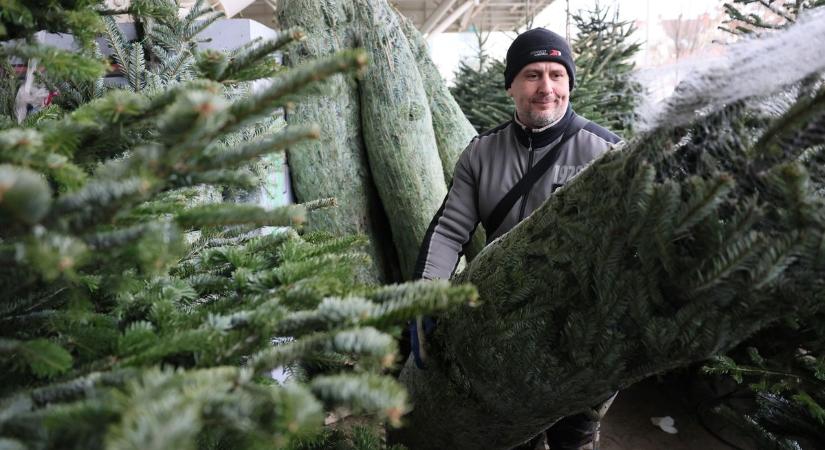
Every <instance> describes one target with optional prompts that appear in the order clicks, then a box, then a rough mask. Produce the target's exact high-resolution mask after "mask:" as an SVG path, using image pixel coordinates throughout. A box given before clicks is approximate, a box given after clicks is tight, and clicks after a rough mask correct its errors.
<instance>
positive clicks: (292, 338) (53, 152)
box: [0, 0, 475, 449]
mask: <svg viewBox="0 0 825 450" xmlns="http://www.w3.org/2000/svg"><path fill="white" fill-rule="evenodd" d="M41 3H42V4H41ZM3 5H4V6H3V9H2V13H0V31H2V33H3V39H6V40H9V41H8V42H7V45H4V46H3V47H0V52H2V54H1V55H0V56H2V59H3V60H4V61H6V62H7V63H6V65H4V66H3V73H2V76H3V77H4V80H5V81H4V84H3V85H2V89H3V92H2V95H3V98H4V99H5V98H8V97H9V96H13V94H12V93H11V92H9V91H8V90H9V89H15V88H16V87H17V85H18V84H19V83H18V82H17V80H16V79H15V74H14V73H13V72H12V71H11V70H9V67H10V66H9V64H8V61H10V58H26V59H28V58H35V57H36V58H37V59H38V61H39V63H40V64H41V65H42V67H43V68H44V78H43V82H44V83H47V84H48V85H50V86H53V87H58V88H59V89H61V91H60V92H61V96H62V98H61V100H60V102H59V104H56V105H52V106H50V107H47V108H45V109H43V110H41V111H39V112H36V113H34V114H32V115H30V116H28V117H27V118H26V119H25V121H24V122H23V123H22V124H20V125H17V123H16V120H13V119H12V118H11V116H10V115H11V111H10V110H9V108H8V102H4V103H3V108H4V109H3V110H2V111H0V323H2V332H0V366H2V371H0V373H2V375H0V378H1V379H2V387H1V388H0V446H2V447H4V448H29V449H50V448H61V449H63V448H84V449H94V448H126V447H128V448H183V449H186V448H296V449H298V448H308V445H309V443H310V442H325V441H324V439H326V438H325V436H331V434H330V432H329V431H324V428H323V424H324V420H325V418H328V417H330V416H332V415H333V413H334V415H335V416H338V417H342V416H347V415H349V414H359V415H364V416H365V417H367V418H368V420H371V421H385V420H386V421H389V422H390V423H396V424H397V423H398V422H399V419H400V416H401V415H402V414H403V413H404V412H405V411H406V410H407V409H408V408H409V405H408V403H407V401H406V393H405V391H404V389H403V387H402V386H401V385H400V384H399V383H398V382H397V381H395V380H394V379H393V378H392V377H390V376H388V375H386V372H387V369H388V368H390V367H391V366H393V365H394V364H395V363H396V361H395V358H396V353H397V346H396V342H395V339H394V338H393V334H395V333H397V331H398V329H399V324H402V323H404V321H405V320H407V319H409V318H411V317H414V316H415V315H418V314H422V313H432V312H437V311H445V310H446V309H448V308H450V307H451V306H453V305H456V304H459V303H464V302H467V301H469V300H472V299H473V298H474V297H475V294H474V290H473V289H471V288H469V287H466V286H450V285H448V284H447V283H414V284H406V285H392V286H384V287H381V286H375V285H370V284H363V283H357V282H354V281H353V279H354V274H355V273H357V272H358V271H359V270H362V268H363V267H365V266H367V265H368V264H369V261H368V257H367V256H366V255H365V253H363V251H362V250H361V249H362V246H363V244H364V239H363V238H362V237H359V236H344V237H338V236H331V235H328V234H321V233H313V234H307V235H302V234H301V224H302V223H303V221H304V217H305V216H306V212H307V211H311V210H314V209H317V208H323V207H329V206H331V205H332V204H333V203H334V201H333V200H332V199H327V200H323V199H322V200H318V201H315V202H309V203H305V204H302V205H288V206H284V207H279V208H274V209H267V208H263V207H260V206H257V205H255V204H242V203H236V202H232V201H225V200H224V192H225V191H226V188H228V187H234V188H237V189H241V190H243V189H250V188H254V187H256V186H257V185H258V184H259V183H260V180H259V178H258V177H256V176H255V174H254V172H253V171H252V170H251V169H250V167H251V165H254V164H255V162H256V161H258V160H259V158H260V157H261V156H262V155H266V154H270V153H272V152H278V151H282V150H283V149H284V148H285V147H287V146H290V145H293V144H294V143H296V142H300V141H302V140H307V139H314V138H318V136H319V135H320V134H321V133H322V132H323V131H322V130H320V129H319V128H318V127H317V126H314V125H298V124H296V125H290V126H286V127H284V126H283V121H280V120H277V119H273V117H275V118H277V117H278V116H279V111H280V109H281V108H283V107H288V106H290V105H292V104H294V103H295V102H299V101H301V100H302V99H304V98H306V96H307V95H310V94H311V93H312V92H313V91H312V83H314V82H315V81H316V80H318V79H322V78H325V77H328V76H330V75H333V74H339V73H345V74H351V73H353V72H355V73H357V72H359V71H361V70H363V68H364V66H365V64H366V57H365V55H364V53H362V52H360V51H344V52H339V53H336V54H333V55H329V56H327V57H326V58H322V59H317V60H313V61H309V62H307V63H306V64H304V65H302V66H299V67H296V68H294V69H290V70H285V69H284V68H282V67H280V66H279V65H278V64H277V63H276V62H275V59H274V57H273V52H275V51H281V50H283V49H288V48H289V45H290V43H291V42H292V41H295V40H300V39H302V38H303V33H302V32H301V31H299V30H297V29H295V30H286V31H283V32H281V33H279V35H278V37H276V38H275V39H273V40H271V41H265V42H253V43H252V44H250V45H248V46H245V47H242V48H240V49H238V50H236V51H234V52H231V53H223V52H216V51H205V52H201V51H197V49H196V45H195V40H196V38H197V37H196V36H197V33H198V32H199V31H200V30H202V29H203V28H204V27H205V26H207V25H208V23H210V22H211V21H213V20H215V19H217V16H216V15H215V14H214V13H211V12H209V11H208V10H206V9H205V8H203V4H202V3H199V4H198V5H196V6H195V7H194V8H193V9H192V10H191V11H190V13H189V14H188V15H186V16H184V17H182V18H178V17H177V16H176V13H177V7H176V4H173V3H169V2H164V1H161V0H149V1H143V2H133V4H132V6H131V10H130V12H131V13H132V14H133V15H134V16H135V17H136V18H138V20H141V21H142V26H143V29H144V31H145V34H143V35H142V36H141V37H140V39H139V40H138V41H134V42H127V41H126V40H125V39H124V38H123V35H122V34H120V32H119V30H118V29H117V27H116V25H115V23H114V22H113V21H112V20H109V19H108V18H106V17H104V18H103V19H102V20H101V19H99V17H98V13H101V14H103V15H104V16H105V15H107V14H109V13H114V12H106V11H101V10H99V9H98V11H97V12H95V8H100V6H99V5H98V4H97V3H94V2H62V3H61V2H52V1H49V2H45V1H44V2H17V1H15V0H12V1H11V2H4V3H3ZM7 5H10V6H8V7H7ZM144 13H145V14H144ZM42 29H46V30H49V31H52V32H69V33H72V34H74V35H75V37H76V38H77V39H78V41H79V43H80V44H81V50H80V51H79V52H78V53H76V54H70V53H68V52H62V51H59V50H55V49H52V48H49V47H46V46H43V45H41V44H38V43H37V42H36V41H35V39H34V37H33V36H34V33H35V32H36V31H39V30H42ZM97 33H102V34H104V35H105V36H106V39H107V41H108V44H109V45H110V46H111V48H112V50H113V59H114V61H113V62H114V63H115V64H116V67H117V70H118V71H119V72H120V74H121V75H122V76H123V77H124V78H125V80H126V85H125V86H110V85H107V84H106V83H104V82H102V80H101V77H102V75H103V74H104V70H105V69H106V68H107V67H108V65H109V64H108V62H107V61H105V60H103V59H101V57H100V56H99V52H97V50H96V49H95V47H94V45H93V41H92V38H94V37H95V36H97ZM349 76H351V75H349ZM261 78H271V83H270V84H269V86H268V87H267V88H265V89H263V90H261V91H260V92H258V93H256V94H251V93H249V90H248V89H247V86H248V84H249V82H251V81H253V80H257V79H261ZM276 369H277V370H281V371H284V372H286V373H289V374H291V379H292V380H293V381H291V382H289V383H286V384H281V383H278V382H276V381H274V380H273V379H272V378H271V375H270V374H271V372H272V371H273V370H276ZM329 439H333V438H332V437H330V438H329ZM375 439H376V437H375V436H373V437H369V436H367V435H365V434H364V433H363V432H361V431H357V430H355V431H354V432H352V433H349V434H347V436H346V439H344V441H347V442H349V444H347V445H349V447H342V448H362V449H366V448H374V447H375V445H376V441H375ZM319 440H320V441H319ZM339 441H340V439H339ZM342 442H343V441H342ZM359 442H360V443H363V445H361V444H359ZM379 444H380V442H379ZM342 445H343V444H342ZM371 446H372V447H371Z"/></svg>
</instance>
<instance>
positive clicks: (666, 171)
mask: <svg viewBox="0 0 825 450" xmlns="http://www.w3.org/2000/svg"><path fill="white" fill-rule="evenodd" d="M820 28H822V27H820ZM819 33H820V34H819V35H817V36H818V37H817V38H818V39H822V38H823V35H822V33H823V30H821V29H820V30H819ZM809 39H812V37H809ZM820 42H821V41H820ZM791 47H792V46H791ZM791 47H788V46H786V47H782V46H780V45H775V46H774V47H771V48H769V50H760V51H761V52H762V53H760V55H761V57H765V58H772V57H775V56H776V57H778V56H777V55H781V52H791V53H792V48H791ZM822 52H823V50H821V49H820V50H819V56H817V58H822V57H825V55H822ZM746 56H747V57H748V58H750V56H749V55H746ZM743 58H744V57H743ZM750 60H753V59H750ZM746 61H747V60H746ZM817 64H818V66H816V67H814V66H815V65H811V67H810V72H809V73H807V74H801V76H800V79H801V78H803V76H804V75H808V74H810V73H815V71H816V70H821V66H822V65H823V63H821V62H819V63H817ZM744 65H745V63H741V64H737V63H735V62H734V64H731V70H732V71H735V70H741V67H743V66H744ZM739 74H740V75H742V76H747V77H751V76H753V77H756V76H759V75H758V74H747V73H745V74H742V73H741V72H739ZM713 76H714V77H718V76H720V75H719V74H715V75H713ZM774 88H775V89H777V92H774V93H770V92H765V91H764V90H760V91H759V92H755V93H753V95H752V97H746V96H743V95H742V94H741V92H739V91H737V92H734V91H731V92H732V93H733V94H736V95H737V96H738V98H739V99H742V100H741V101H739V102H734V101H730V100H729V99H730V98H731V97H728V100H727V101H726V102H725V103H727V105H721V106H718V107H717V106H715V105H713V103H711V102H710V101H708V102H707V103H704V104H703V103H702V99H701V98H697V97H696V96H695V95H694V94H692V93H691V92H690V91H689V90H687V91H686V92H687V94H686V97H685V98H684V99H683V100H684V102H680V101H676V102H674V103H673V105H675V107H679V105H680V104H681V105H684V107H685V108H691V109H690V111H695V110H702V111H703V112H704V114H703V116H702V117H701V118H700V119H697V120H696V122H694V123H693V124H691V125H689V126H677V127H676V128H671V129H666V128H665V127H673V126H675V125H674V124H673V123H668V122H663V123H666V125H663V126H662V128H659V129H655V130H653V131H650V132H648V133H647V134H646V135H644V136H642V137H641V138H640V139H639V140H637V141H635V142H633V143H632V144H631V145H629V146H628V148H625V149H623V150H615V151H612V152H609V153H608V154H606V155H604V156H603V157H602V158H601V159H599V160H597V161H595V162H594V163H593V164H592V165H591V166H590V167H589V168H588V169H586V170H585V171H583V172H582V173H581V174H580V175H579V176H578V177H576V178H575V179H573V180H572V181H571V182H570V183H569V184H568V185H566V186H565V187H564V188H562V189H560V190H559V191H557V193H556V194H555V195H554V196H553V197H551V198H550V199H549V200H548V201H547V202H546V203H545V204H544V205H543V206H542V207H541V208H540V209H538V210H537V211H535V212H534V213H533V214H532V215H531V216H530V217H529V218H528V219H527V220H525V221H524V222H523V223H521V224H520V225H518V226H517V227H516V228H514V229H513V230H511V231H510V232H509V233H508V234H506V235H504V236H503V237H502V238H501V239H499V240H498V241H496V242H495V243H493V244H491V245H490V246H489V247H487V248H486V249H485V250H484V251H482V253H481V254H480V255H479V256H478V257H477V258H476V259H475V260H474V261H473V262H472V263H471V264H470V265H469V266H468V268H467V270H466V271H465V272H463V273H462V274H460V275H459V276H458V277H457V279H456V280H455V281H456V282H470V283H473V284H474V285H475V286H476V287H477V288H478V291H479V294H480V297H481V299H482V303H481V305H480V306H477V307H469V306H468V307H464V308H462V309H460V310H458V311H455V312H453V313H451V314H449V315H447V316H446V317H443V318H441V320H440V322H439V325H438V328H437V329H436V331H435V332H434V333H433V335H431V336H430V337H429V339H428V340H427V344H426V346H427V354H428V355H429V356H428V360H427V361H426V363H427V368H426V369H425V370H421V369H418V368H416V367H415V366H414V365H412V364H411V363H410V362H409V361H408V364H407V366H406V367H405V369H404V371H403V372H402V375H401V379H402V380H403V382H404V383H405V384H406V386H407V387H408V389H409V391H410V395H411V400H412V402H413V405H414V409H413V411H412V412H411V413H410V414H409V415H408V416H407V417H406V421H405V423H406V424H407V425H406V427H405V428H403V429H400V430H392V431H390V438H391V440H393V441H395V442H400V443H403V444H406V445H407V446H408V447H409V448H411V449H416V450H418V449H444V448H450V449H476V448H485V449H508V448H511V447H513V446H515V445H517V444H519V443H521V442H524V441H525V440H527V439H529V438H531V437H532V436H535V435H536V434H538V433H539V432H540V431H542V430H543V429H544V428H546V427H547V426H549V425H550V424H552V423H553V422H554V421H556V420H558V419H559V418H561V417H563V416H566V415H570V414H573V413H577V412H580V411H583V410H585V409H587V408H590V407H592V406H594V405H596V404H598V403H599V402H600V401H602V400H604V399H606V398H607V397H608V396H609V395H610V394H611V393H612V392H614V391H616V390H620V389H623V388H625V387H628V386H630V385H631V384H633V383H635V382H637V381H639V380H642V379H643V378H646V377H648V376H650V375H653V374H657V373H662V372H665V371H667V370H671V369H673V368H676V367H681V366H686V365H689V364H691V363H695V362H698V361H702V360H704V359H706V358H708V357H709V356H711V355H714V354H718V353H720V352H723V351H725V350H727V349H730V348H731V347H733V346H735V345H736V344H737V343H739V342H741V341H742V340H743V339H745V338H747V337H748V336H750V335H751V334H753V333H754V332H756V331H757V330H759V329H761V328H764V327H766V326H767V325H769V324H771V323H773V322H776V321H778V320H782V319H790V318H793V317H802V316H806V315H809V314H812V313H813V312H814V311H818V310H821V309H822V308H823V307H825V301H823V294H822V292H825V289H823V288H825V282H824V281H823V280H825V277H823V275H825V232H823V231H824V230H825V213H823V211H825V202H823V198H822V196H821V195H820V194H819V192H821V190H822V188H823V186H825V183H823V182H824V181H825V171H822V170H821V166H822V164H823V160H825V156H823V143H825V138H823V134H822V130H823V129H825V88H823V87H822V86H821V85H820V90H819V92H818V93H816V94H815V95H813V96H809V97H804V98H801V99H800V100H799V102H798V103H797V104H796V105H795V106H792V107H791V108H790V109H789V110H788V111H787V112H786V113H785V115H784V116H782V117H776V116H773V115H771V113H768V112H766V113H763V112H762V111H761V110H760V105H761V106H763V107H764V103H759V102H757V101H755V99H757V98H761V96H763V95H764V96H766V97H768V98H770V99H771V101H773V102H776V101H775V98H778V97H781V96H780V95H779V94H780V92H782V91H779V89H778V88H779V86H775V87H774ZM720 98H726V97H724V96H721V97H720ZM732 98H734V99H735V98H737V97H732ZM711 107H713V108H711ZM776 108H777V105H776V103H774V104H771V105H770V107H765V110H766V111H775V110H776ZM682 112H684V111H682ZM676 116H677V115H676V114H675V113H674V116H673V117H676ZM760 136H761V137H760Z"/></svg>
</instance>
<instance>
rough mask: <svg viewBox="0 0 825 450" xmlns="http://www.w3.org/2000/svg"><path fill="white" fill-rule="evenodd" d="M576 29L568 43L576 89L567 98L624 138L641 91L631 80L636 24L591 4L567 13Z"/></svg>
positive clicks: (633, 119) (628, 134)
mask: <svg viewBox="0 0 825 450" xmlns="http://www.w3.org/2000/svg"><path fill="white" fill-rule="evenodd" d="M572 18H573V23H574V24H575V27H576V29H577V30H578V33H577V35H576V38H575V39H574V40H573V42H572V47H573V53H574V54H575V57H576V89H575V90H574V91H573V93H572V94H571V101H572V103H573V106H574V108H575V109H576V112H577V113H578V114H581V115H582V116H584V117H587V118H588V119H590V120H592V121H594V122H596V123H598V124H600V125H602V126H604V127H606V128H607V129H609V130H610V131H613V132H614V133H616V134H618V135H620V136H622V137H623V138H625V139H629V138H630V137H631V136H632V134H633V124H634V122H636V120H637V117H636V106H637V105H638V104H639V101H640V100H641V97H642V95H643V94H644V93H643V90H642V86H641V85H640V84H639V83H638V82H637V81H635V80H634V79H633V70H634V68H635V66H634V63H633V57H634V56H635V55H636V54H637V53H638V52H639V49H640V48H641V47H640V44H638V43H635V42H633V41H632V40H633V33H634V32H635V31H636V28H635V27H634V26H633V23H632V22H629V21H622V20H619V11H618V9H617V10H616V11H615V13H613V14H612V15H611V13H610V9H609V8H605V9H601V8H599V5H598V4H596V6H595V8H594V9H593V10H591V11H583V10H582V11H579V12H578V13H577V14H574V15H573V17H572Z"/></svg>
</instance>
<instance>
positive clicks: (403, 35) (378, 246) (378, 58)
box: [278, 0, 483, 281]
mask: <svg viewBox="0 0 825 450" xmlns="http://www.w3.org/2000/svg"><path fill="white" fill-rule="evenodd" d="M278 20H279V22H280V24H281V25H282V26H284V27H294V26H298V27H301V28H303V29H305V30H307V33H308V39H306V40H305V41H304V42H302V43H300V44H299V45H298V46H297V47H296V48H295V49H294V50H293V51H290V52H289V53H288V54H287V55H286V57H285V60H286V61H287V63H288V64H292V65H295V64H299V63H301V62H304V61H306V60H307V59H311V58H316V57H319V56H322V55H326V54H329V53H331V52H335V51H338V50H340V49H345V48H351V47H363V48H364V50H365V51H366V52H367V55H368V57H369V60H370V62H371V63H370V64H369V66H368V67H367V69H366V71H365V72H364V74H363V76H361V78H360V79H358V80H355V79H353V78H348V77H345V76H335V77H332V78H330V80H328V81H327V82H326V86H325V89H324V92H323V93H322V94H321V96H320V97H318V98H317V99H314V100H313V101H307V102H303V103H301V104H299V105H297V106H296V107H295V108H294V109H293V110H292V111H291V112H289V113H288V114H287V121H288V122H289V121H295V122H314V123H318V124H320V125H321V127H322V128H323V129H324V130H327V131H328V132H327V133H325V134H324V136H323V137H322V139H321V140H319V141H316V142H305V143H302V144H300V145H296V146H293V147H290V149H289V151H288V158H289V165H290V170H291V172H292V174H293V186H294V189H295V194H296V196H297V198H298V199H299V200H301V201H308V200H313V199H317V198H324V197H335V198H336V199H338V203H339V204H340V205H341V206H342V207H341V208H338V209H335V210H325V211H319V212H317V213H313V214H311V215H310V218H311V220H310V221H309V222H310V227H314V228H313V229H322V230H325V231H328V232H332V233H360V234H365V235H366V236H368V239H369V242H370V244H369V253H370V255H372V256H373V258H374V261H375V262H376V263H377V267H376V273H375V277H376V278H377V279H383V280H386V281H392V280H398V279H409V277H411V276H412V274H413V271H414V270H413V269H414V265H415V260H416V258H417V256H418V249H419V246H420V244H421V241H422V240H423V238H424V234H425V232H426V230H427V227H428V226H429V224H430V219H431V218H432V216H433V214H434V213H435V212H436V210H438V208H439V207H440V205H441V202H442V200H443V199H444V197H445V195H446V193H447V185H448V184H449V183H450V180H451V179H452V175H451V174H452V171H453V169H454V166H455V163H456V161H457V160H458V155H459V154H460V153H461V151H462V150H463V149H464V147H466V145H467V144H468V143H469V142H470V139H472V137H473V136H475V134H476V133H475V131H474V129H473V127H472V125H470V123H469V122H468V121H467V119H466V118H465V117H464V116H463V115H462V114H461V110H460V109H459V108H458V106H457V105H456V103H455V101H454V100H453V99H452V97H451V96H450V93H449V92H448V91H447V88H446V87H445V85H444V83H443V81H442V79H441V76H440V75H439V74H438V71H437V69H436V67H435V65H434V64H433V63H432V61H431V60H430V59H429V57H428V56H427V50H426V49H427V47H426V43H424V41H423V39H422V37H421V35H420V34H419V33H418V31H417V30H416V29H415V28H414V27H413V26H412V25H411V24H409V23H408V21H407V19H405V18H404V17H402V16H401V15H400V14H399V13H398V12H397V11H396V10H395V9H393V8H392V7H391V6H390V5H389V4H388V2H387V1H386V0H345V1H336V2H326V1H318V0H282V1H281V2H280V3H279V5H278ZM319 216H320V217H319ZM476 242H483V237H482V238H478V237H477V238H476Z"/></svg>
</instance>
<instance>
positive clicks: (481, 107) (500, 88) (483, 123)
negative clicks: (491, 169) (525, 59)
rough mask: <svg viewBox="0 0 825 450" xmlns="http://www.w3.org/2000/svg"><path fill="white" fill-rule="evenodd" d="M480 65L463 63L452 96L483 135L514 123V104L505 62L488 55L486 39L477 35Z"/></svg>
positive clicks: (460, 65)
mask: <svg viewBox="0 0 825 450" xmlns="http://www.w3.org/2000/svg"><path fill="white" fill-rule="evenodd" d="M476 39H477V41H478V47H477V48H478V53H477V55H476V59H477V61H478V62H477V65H472V64H470V63H468V62H467V61H461V62H460V63H459V65H458V71H457V72H456V74H455V83H454V85H453V86H452V87H451V88H450V93H452V94H453V97H455V100H456V102H457V103H458V105H459V106H460V107H461V110H462V111H463V112H464V115H465V116H467V119H468V120H469V121H470V123H471V124H473V127H474V128H475V129H476V131H478V132H479V133H483V132H485V131H487V130H490V129H492V128H494V127H496V126H498V125H499V124H501V123H503V122H506V121H507V120H510V118H512V116H513V101H512V100H510V97H509V96H508V95H507V92H506V91H505V90H504V62H503V61H502V60H500V59H496V58H492V57H490V55H488V54H487V49H486V48H485V45H486V43H487V39H489V35H487V36H486V37H485V36H484V35H483V34H482V33H481V32H480V31H477V32H476Z"/></svg>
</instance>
